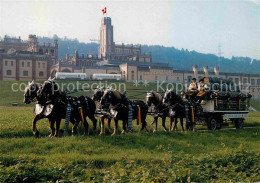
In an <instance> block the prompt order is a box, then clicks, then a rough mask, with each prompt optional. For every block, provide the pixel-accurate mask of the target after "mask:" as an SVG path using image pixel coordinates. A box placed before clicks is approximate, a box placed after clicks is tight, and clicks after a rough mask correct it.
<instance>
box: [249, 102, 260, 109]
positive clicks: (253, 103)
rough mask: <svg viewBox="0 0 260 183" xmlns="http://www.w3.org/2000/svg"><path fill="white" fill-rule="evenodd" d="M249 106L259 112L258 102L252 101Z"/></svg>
mask: <svg viewBox="0 0 260 183" xmlns="http://www.w3.org/2000/svg"><path fill="white" fill-rule="evenodd" d="M251 104H252V106H253V107H254V108H255V109H256V110H258V111H260V100H252V101H251Z"/></svg>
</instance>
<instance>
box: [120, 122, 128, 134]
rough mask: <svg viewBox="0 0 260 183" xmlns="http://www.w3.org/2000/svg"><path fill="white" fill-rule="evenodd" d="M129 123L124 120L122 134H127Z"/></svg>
mask: <svg viewBox="0 0 260 183" xmlns="http://www.w3.org/2000/svg"><path fill="white" fill-rule="evenodd" d="M127 123H128V120H123V131H122V132H121V134H125V132H126V130H127Z"/></svg>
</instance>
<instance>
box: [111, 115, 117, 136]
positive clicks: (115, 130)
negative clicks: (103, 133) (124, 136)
mask: <svg viewBox="0 0 260 183" xmlns="http://www.w3.org/2000/svg"><path fill="white" fill-rule="evenodd" d="M114 121H115V127H114V133H112V136H113V135H116V134H117V130H118V120H117V119H114Z"/></svg>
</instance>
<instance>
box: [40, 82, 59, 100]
mask: <svg viewBox="0 0 260 183" xmlns="http://www.w3.org/2000/svg"><path fill="white" fill-rule="evenodd" d="M57 91H59V87H58V85H57V84H56V83H55V81H54V80H53V79H50V78H49V79H48V80H47V81H45V82H44V83H43V85H42V87H41V88H40V89H39V91H38V93H37V94H38V96H39V97H44V98H47V97H49V96H52V95H54V94H55V93H56V92H57Z"/></svg>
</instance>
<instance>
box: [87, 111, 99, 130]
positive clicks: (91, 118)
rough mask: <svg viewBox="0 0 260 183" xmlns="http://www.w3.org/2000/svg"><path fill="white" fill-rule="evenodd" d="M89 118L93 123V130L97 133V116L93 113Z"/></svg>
mask: <svg viewBox="0 0 260 183" xmlns="http://www.w3.org/2000/svg"><path fill="white" fill-rule="evenodd" d="M89 119H90V120H91V121H92V123H93V131H94V133H96V131H97V119H96V118H95V116H94V115H93V114H92V115H90V116H89Z"/></svg>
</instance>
